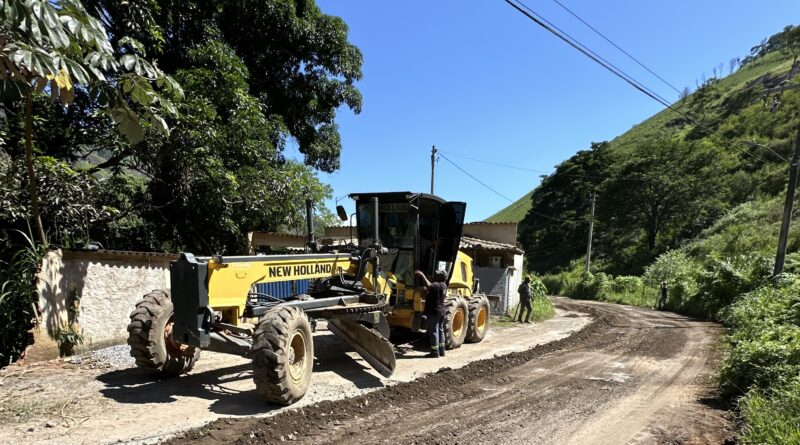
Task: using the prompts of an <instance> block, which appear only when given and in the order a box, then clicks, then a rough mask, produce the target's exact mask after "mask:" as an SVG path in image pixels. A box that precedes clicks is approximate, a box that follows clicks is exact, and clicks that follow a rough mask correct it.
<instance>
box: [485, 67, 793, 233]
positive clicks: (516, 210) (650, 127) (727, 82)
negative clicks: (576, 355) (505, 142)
mask: <svg viewBox="0 0 800 445" xmlns="http://www.w3.org/2000/svg"><path fill="white" fill-rule="evenodd" d="M791 63H792V61H791V60H790V58H789V57H788V56H786V55H784V54H781V53H779V52H772V53H769V54H767V55H765V56H763V57H761V58H759V59H757V60H755V61H753V62H752V63H749V64H747V65H745V66H743V67H741V69H739V70H738V71H736V72H735V73H732V74H730V75H728V76H726V77H724V78H722V79H720V80H719V82H718V83H717V85H716V88H717V90H718V94H719V95H720V96H719V98H718V100H724V98H730V97H734V96H736V95H738V94H741V93H743V92H745V91H747V90H748V89H753V88H755V87H757V86H763V85H764V84H765V83H767V84H769V83H774V80H775V79H779V78H780V77H779V75H780V74H781V73H786V72H787V71H788V70H789V67H790V66H791ZM770 80H773V82H770ZM693 100H695V96H694V94H690V95H689V96H688V97H687V98H685V99H683V100H681V101H679V102H677V103H675V104H674V107H675V108H676V109H677V110H679V111H682V112H686V111H689V108H690V107H689V106H687V104H688V103H691V102H692V101H693ZM677 116H679V115H678V114H677V113H676V112H674V111H672V110H669V109H664V110H662V111H660V112H659V113H656V114H655V115H653V116H651V117H650V118H648V119H646V120H645V121H643V122H641V123H640V124H638V125H636V126H634V127H633V128H631V129H630V130H628V131H626V132H625V133H623V134H621V135H619V136H617V137H616V138H614V139H613V140H612V141H610V142H609V150H611V151H617V152H619V153H620V154H624V153H630V152H632V151H635V147H636V145H637V143H638V142H640V141H641V140H642V139H645V138H648V137H653V136H655V135H659V134H661V133H663V132H664V131H665V130H667V129H669V125H670V122H671V121H672V120H674V119H675V118H676V117H677ZM535 190H536V189H533V190H531V191H530V192H528V193H527V194H525V196H523V197H521V198H519V199H518V200H516V201H514V202H513V203H511V204H509V205H508V206H506V207H504V208H503V209H501V210H499V211H498V212H497V213H495V214H493V215H492V216H490V217H488V218H486V220H485V221H487V222H521V221H522V220H523V219H524V217H525V215H526V214H527V213H528V211H529V210H530V209H531V205H532V202H531V198H532V196H533V193H534V191H535Z"/></svg>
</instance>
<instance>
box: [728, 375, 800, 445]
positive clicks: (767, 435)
mask: <svg viewBox="0 0 800 445" xmlns="http://www.w3.org/2000/svg"><path fill="white" fill-rule="evenodd" d="M739 409H740V410H741V412H742V418H743V419H744V428H743V429H742V434H741V437H740V438H739V443H741V444H743V445H749V444H753V445H755V444H765V443H775V444H778V443H779V444H786V445H789V444H794V445H797V444H800V378H795V379H793V380H792V381H790V382H788V383H786V384H784V385H779V386H776V387H775V388H773V389H771V390H762V389H754V390H752V391H750V392H749V393H748V394H747V396H746V397H743V398H742V399H741V400H740V401H739Z"/></svg>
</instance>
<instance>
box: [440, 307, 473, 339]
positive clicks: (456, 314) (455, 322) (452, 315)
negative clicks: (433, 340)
mask: <svg viewBox="0 0 800 445" xmlns="http://www.w3.org/2000/svg"><path fill="white" fill-rule="evenodd" d="M444 304H445V319H444V337H445V347H446V348H447V349H456V348H460V347H461V345H462V344H463V343H464V339H465V338H466V337H467V323H468V314H469V308H468V307H467V302H466V301H465V300H464V299H463V298H461V297H448V298H447V300H446V301H445V303H444Z"/></svg>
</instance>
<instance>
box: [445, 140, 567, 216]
mask: <svg viewBox="0 0 800 445" xmlns="http://www.w3.org/2000/svg"><path fill="white" fill-rule="evenodd" d="M439 157H440V158H442V159H444V160H445V161H447V162H449V163H451V164H453V167H455V168H457V169H459V170H461V172H462V173H464V174H465V175H467V176H469V177H470V178H472V179H474V180H475V181H476V182H477V183H478V184H480V185H482V186H484V187H486V188H487V189H489V190H491V191H493V192H494V193H495V194H496V195H497V196H500V197H501V198H504V199H506V200H507V201H508V202H510V203H512V204H513V203H515V202H516V201H514V200H513V199H511V198H509V197H508V196H506V195H504V194H502V193H500V192H498V191H497V190H496V189H494V188H493V187H492V186H490V185H489V184H487V183H485V182H483V181H481V180H480V179H478V178H477V177H475V176H474V175H472V174H471V173H469V172H468V171H466V170H464V169H463V168H461V166H459V165H458V164H456V163H455V162H453V161H451V160H450V159H449V158H448V157H447V156H445V155H443V154H442V151H441V150H439ZM528 211H529V212H531V213H533V214H535V215H539V216H541V217H543V218H548V219H552V220H554V221H563V222H574V220H571V219H563V218H557V217H555V216H550V215H545V214H544V213H539V212H537V211H535V210H533V209H529V210H528Z"/></svg>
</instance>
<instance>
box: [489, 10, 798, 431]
mask: <svg viewBox="0 0 800 445" xmlns="http://www.w3.org/2000/svg"><path fill="white" fill-rule="evenodd" d="M798 56H800V27H793V26H789V27H787V28H786V29H784V30H783V31H782V32H780V33H778V34H776V35H774V36H772V37H770V38H769V39H765V41H764V42H762V43H761V44H760V45H758V46H756V47H754V48H753V49H752V51H751V53H750V54H749V55H748V56H747V57H745V58H744V59H742V60H741V61H739V60H738V59H734V60H732V61H731V64H730V75H729V76H727V77H722V76H721V75H720V74H721V71H722V69H721V68H720V67H717V68H716V69H715V70H714V75H713V76H712V77H711V78H707V79H704V80H703V81H701V82H698V88H697V89H696V91H695V92H694V93H693V94H690V95H686V96H685V97H682V98H681V99H680V100H679V101H678V102H677V103H676V107H678V108H679V109H680V110H681V111H682V112H684V113H687V114H689V115H691V116H692V117H693V120H688V119H685V118H683V117H681V116H680V115H678V114H675V113H673V112H671V111H668V110H665V111H663V112H661V113H659V114H657V115H655V116H653V117H652V118H651V119H649V120H647V121H645V122H643V123H641V124H639V125H637V126H636V127H634V128H633V129H632V130H631V131H629V132H627V133H625V134H624V135H621V136H619V137H618V138H616V139H615V140H613V141H610V142H601V143H595V144H592V147H591V149H590V150H586V151H581V152H578V153H577V154H576V155H575V156H573V157H572V158H570V159H568V160H567V161H564V162H563V163H562V164H560V165H558V166H557V167H556V171H555V173H554V174H552V175H550V176H548V177H546V178H544V180H543V181H542V184H541V185H540V186H539V187H537V188H536V189H535V190H533V192H532V195H531V197H530V200H529V202H528V207H529V209H530V210H529V211H528V213H527V214H526V216H525V217H524V218H523V219H522V221H521V227H522V231H521V232H522V233H521V237H520V240H521V242H522V244H523V246H524V247H525V249H526V251H527V255H528V256H527V261H528V266H529V269H530V270H531V271H536V272H538V273H542V274H544V275H543V276H542V280H543V281H544V283H545V284H546V286H547V287H548V290H549V291H550V293H552V294H560V295H566V296H569V297H572V298H580V299H592V300H601V301H608V302H614V303H622V304H629V305H636V306H645V307H654V306H656V301H657V298H658V295H659V284H660V283H661V282H662V281H666V282H667V285H668V288H669V299H668V301H667V305H666V309H667V310H670V311H674V312H677V313H681V314H685V315H689V316H692V317H697V318H701V319H707V320H714V321H718V322H721V323H722V324H723V325H724V326H726V327H727V329H728V337H727V338H728V342H729V346H730V347H729V351H728V354H727V355H726V358H725V359H724V362H723V365H722V369H721V371H720V374H719V387H720V393H721V395H722V396H723V397H724V398H726V399H727V400H730V401H731V402H732V403H733V404H734V406H737V407H738V409H739V412H740V413H741V437H740V440H741V442H742V443H746V444H761V443H782V444H783V443H786V444H789V443H795V444H798V443H800V232H799V231H798V230H796V229H795V230H792V231H791V232H790V235H789V240H788V248H787V252H788V254H787V258H786V265H785V268H784V273H783V274H780V275H778V276H775V277H773V276H772V275H773V265H774V257H775V252H776V250H777V238H778V231H779V227H780V220H781V213H782V211H783V196H784V194H785V190H786V183H787V178H788V162H787V161H786V159H789V158H790V157H791V153H792V149H793V147H794V143H795V139H796V138H797V131H798V127H799V126H800V121H798V117H797V114H796V110H797V109H798V108H800V93H798V92H797V91H796V90H795V91H784V92H783V93H781V94H772V95H767V94H766V93H765V90H766V89H769V88H773V87H776V86H779V85H787V84H792V83H797V82H798V81H800V77H798V74H799V73H800V69H798V68H800V67H798V61H797V60H798ZM698 121H699V123H698ZM707 129H711V130H712V131H711V132H709V131H707ZM593 191H595V192H596V193H597V212H596V219H595V232H594V237H595V243H594V252H593V259H594V262H593V263H592V267H591V271H590V272H585V271H584V267H585V266H584V262H583V259H582V256H583V254H584V253H585V239H586V234H587V232H588V218H587V215H588V213H589V205H590V200H589V196H590V195H591V193H592V192H593ZM517 204H518V203H517ZM795 205H797V204H795ZM519 207H520V206H519V205H516V206H512V207H510V208H509V209H508V211H507V212H506V214H508V215H511V214H514V213H518V212H519ZM795 213H796V212H795ZM498 218H503V214H500V215H495V216H494V217H493V219H494V220H498ZM795 218H796V215H795ZM795 227H796V222H795Z"/></svg>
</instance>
